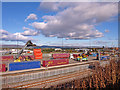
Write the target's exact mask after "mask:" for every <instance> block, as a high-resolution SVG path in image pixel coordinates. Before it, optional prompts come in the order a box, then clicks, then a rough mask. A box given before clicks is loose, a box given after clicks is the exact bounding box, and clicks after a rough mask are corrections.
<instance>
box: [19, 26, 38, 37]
mask: <svg viewBox="0 0 120 90" xmlns="http://www.w3.org/2000/svg"><path fill="white" fill-rule="evenodd" d="M23 30H25V31H24V32H23V33H21V35H24V36H36V35H39V34H40V32H39V31H36V30H32V29H30V28H26V27H23Z"/></svg>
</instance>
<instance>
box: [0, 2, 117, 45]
mask: <svg viewBox="0 0 120 90" xmlns="http://www.w3.org/2000/svg"><path fill="white" fill-rule="evenodd" d="M0 32H1V33H2V35H1V37H0V38H1V39H2V44H14V45H15V44H17V43H18V44H20V45H24V44H25V43H26V42H27V41H28V40H31V41H32V42H33V43H35V44H36V45H56V46H61V45H62V42H63V45H64V46H117V45H118V3H115V2H3V3H2V28H1V29H0Z"/></svg>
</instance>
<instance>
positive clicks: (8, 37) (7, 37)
mask: <svg viewBox="0 0 120 90" xmlns="http://www.w3.org/2000/svg"><path fill="white" fill-rule="evenodd" d="M0 32H2V34H1V37H0V39H1V40H4V41H22V42H25V41H28V40H33V38H30V37H26V36H24V35H22V34H21V33H14V34H11V33H9V32H7V31H6V30H2V29H1V30H0ZM3 32H4V33H3Z"/></svg>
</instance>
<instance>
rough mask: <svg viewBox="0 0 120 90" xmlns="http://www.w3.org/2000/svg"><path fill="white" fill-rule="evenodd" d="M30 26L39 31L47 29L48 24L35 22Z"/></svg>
mask: <svg viewBox="0 0 120 90" xmlns="http://www.w3.org/2000/svg"><path fill="white" fill-rule="evenodd" d="M30 25H31V26H33V27H34V28H35V29H38V30H40V29H45V28H46V24H45V23H44V22H34V23H32V24H30Z"/></svg>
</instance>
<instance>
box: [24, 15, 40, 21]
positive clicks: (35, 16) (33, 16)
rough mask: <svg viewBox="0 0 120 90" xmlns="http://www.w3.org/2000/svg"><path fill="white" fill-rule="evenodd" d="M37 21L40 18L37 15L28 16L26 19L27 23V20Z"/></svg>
mask: <svg viewBox="0 0 120 90" xmlns="http://www.w3.org/2000/svg"><path fill="white" fill-rule="evenodd" d="M29 19H30V20H37V19H38V18H37V15H36V14H33V13H32V14H29V16H27V18H26V19H25V21H27V20H29Z"/></svg>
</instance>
